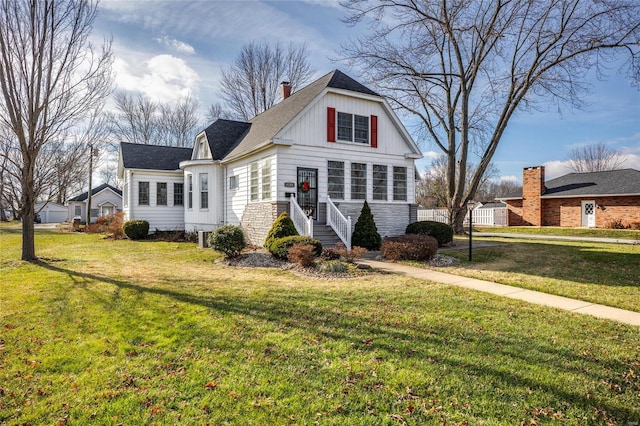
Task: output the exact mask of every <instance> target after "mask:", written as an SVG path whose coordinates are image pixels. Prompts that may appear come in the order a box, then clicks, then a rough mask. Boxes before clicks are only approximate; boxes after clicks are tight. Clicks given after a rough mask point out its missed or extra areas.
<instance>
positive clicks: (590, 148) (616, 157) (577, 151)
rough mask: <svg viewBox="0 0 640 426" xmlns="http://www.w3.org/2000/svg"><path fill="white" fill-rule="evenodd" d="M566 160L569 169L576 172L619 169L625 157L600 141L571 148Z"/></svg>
mask: <svg viewBox="0 0 640 426" xmlns="http://www.w3.org/2000/svg"><path fill="white" fill-rule="evenodd" d="M568 162H569V167H570V168H571V170H573V171H574V172H576V173H587V172H604V171H607V170H618V169H620V168H621V167H622V165H623V164H624V162H625V157H624V156H623V155H622V154H621V153H620V152H619V151H616V150H614V149H611V148H609V147H608V146H607V145H606V144H604V143H602V142H600V143H594V144H591V145H586V146H583V147H581V148H574V149H572V150H571V154H569V159H568Z"/></svg>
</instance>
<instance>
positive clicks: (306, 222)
mask: <svg viewBox="0 0 640 426" xmlns="http://www.w3.org/2000/svg"><path fill="white" fill-rule="evenodd" d="M289 216H291V220H292V221H293V224H294V225H295V226H296V230H297V231H298V233H299V234H300V235H306V236H308V237H313V218H311V217H307V215H306V214H305V213H304V211H302V208H300V205H299V204H298V200H296V197H291V198H289Z"/></svg>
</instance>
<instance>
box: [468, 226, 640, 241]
mask: <svg viewBox="0 0 640 426" xmlns="http://www.w3.org/2000/svg"><path fill="white" fill-rule="evenodd" d="M473 229H474V231H476V232H497V233H502V234H533V235H557V236H571V237H596V238H618V239H625V240H639V241H640V231H635V230H632V229H601V228H560V227H552V226H544V227H539V226H495V227H490V226H478V227H475V226H474V228H473Z"/></svg>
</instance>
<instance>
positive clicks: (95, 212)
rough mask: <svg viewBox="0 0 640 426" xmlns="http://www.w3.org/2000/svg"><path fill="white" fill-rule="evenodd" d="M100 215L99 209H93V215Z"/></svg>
mask: <svg viewBox="0 0 640 426" xmlns="http://www.w3.org/2000/svg"><path fill="white" fill-rule="evenodd" d="M99 215H100V213H98V209H91V217H98V216H99Z"/></svg>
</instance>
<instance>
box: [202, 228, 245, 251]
mask: <svg viewBox="0 0 640 426" xmlns="http://www.w3.org/2000/svg"><path fill="white" fill-rule="evenodd" d="M209 246H210V247H211V248H212V249H214V250H218V251H221V252H222V253H224V254H225V256H226V257H236V256H237V255H239V254H240V252H241V251H242V249H244V248H245V247H246V246H247V241H246V239H245V238H244V232H242V228H240V227H239V226H234V225H224V226H221V227H220V228H218V229H216V230H215V231H213V232H212V233H211V234H210V235H209Z"/></svg>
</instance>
